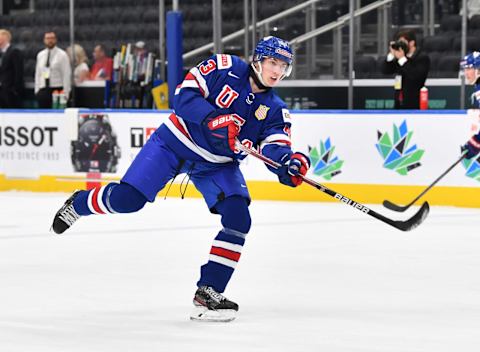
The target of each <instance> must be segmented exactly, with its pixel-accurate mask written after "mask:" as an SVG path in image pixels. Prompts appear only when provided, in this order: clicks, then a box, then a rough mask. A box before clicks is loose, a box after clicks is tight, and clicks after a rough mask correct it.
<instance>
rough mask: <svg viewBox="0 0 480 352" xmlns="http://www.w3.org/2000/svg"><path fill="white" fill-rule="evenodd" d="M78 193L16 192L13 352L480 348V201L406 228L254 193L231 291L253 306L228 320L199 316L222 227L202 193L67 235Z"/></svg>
mask: <svg viewBox="0 0 480 352" xmlns="http://www.w3.org/2000/svg"><path fill="white" fill-rule="evenodd" d="M66 196H67V195H65V194H32V193H15V192H8V193H0V216H1V220H0V351H1V352H14V351H21V352H44V351H48V352H57V351H59V352H60V351H61V352H73V351H82V352H95V351H102V352H103V351H112V352H123V351H128V352H143V351H145V352H154V351H155V352H157V351H158V352H163V351H222V352H237V351H242V352H246V351H315V352H317V351H319V352H320V351H322V352H336V351H342V352H346V351H359V352H360V351H362V352H373V351H382V352H384V351H402V352H403V351H405V352H417V351H428V352H440V351H448V352H453V351H455V352H456V351H461V352H467V351H478V350H479V348H480V233H479V229H480V210H478V209H460V208H441V207H434V208H433V209H432V210H431V212H430V216H429V217H428V218H427V220H426V221H425V222H424V223H423V225H421V226H420V227H419V228H417V229H416V230H414V231H412V232H409V233H403V232H400V231H398V230H396V229H394V228H391V227H389V226H388V225H385V224H383V223H381V222H379V221H377V220H375V219H373V218H371V217H369V216H365V215H364V214H362V213H360V212H358V211H356V210H354V209H352V208H350V207H347V206H345V205H343V204H337V203H283V202H264V201H254V202H253V203H252V206H251V212H252V218H253V226H252V230H251V232H250V233H249V235H248V237H247V242H246V245H245V247H244V250H243V254H242V258H241V260H240V263H239V265H238V267H237V270H236V272H235V274H234V276H233V278H232V281H231V283H230V285H229V287H228V289H227V291H226V293H225V295H226V296H227V297H229V298H230V299H232V300H234V301H236V302H238V303H239V305H240V311H239V315H238V318H237V320H235V321H234V322H232V323H223V324H222V323H195V322H191V321H189V319H188V317H189V313H190V309H191V307H192V306H191V299H192V297H193V293H194V291H195V288H196V287H195V283H196V280H197V279H198V275H199V267H200V265H202V264H203V263H204V262H205V261H206V260H207V258H208V252H209V250H210V246H211V241H212V239H213V237H214V236H215V234H216V233H217V231H218V229H219V217H218V216H210V215H209V213H208V211H207V209H206V206H205V205H204V203H203V201H202V200H192V199H188V200H183V201H182V200H179V199H176V198H169V199H167V200H165V201H164V200H163V199H158V200H157V201H156V202H155V203H154V204H149V205H147V206H146V208H144V209H143V211H142V212H140V213H137V214H130V215H114V216H96V217H90V218H82V219H80V220H79V222H78V223H76V224H75V226H74V227H73V228H72V229H71V230H70V231H68V232H67V233H66V234H64V235H63V236H57V235H54V234H52V233H50V232H49V227H50V223H51V220H52V217H53V215H54V213H55V212H56V210H57V208H58V207H59V206H60V205H61V204H62V203H63V201H64V200H65V198H66ZM391 200H392V201H395V199H391ZM374 209H375V210H378V211H379V212H382V213H383V214H386V215H388V216H391V217H396V218H402V219H403V218H406V217H407V216H408V215H411V214H412V213H411V212H408V213H407V214H400V215H398V214H395V213H392V212H389V211H388V210H386V209H382V208H381V207H380V206H374ZM412 211H413V210H412Z"/></svg>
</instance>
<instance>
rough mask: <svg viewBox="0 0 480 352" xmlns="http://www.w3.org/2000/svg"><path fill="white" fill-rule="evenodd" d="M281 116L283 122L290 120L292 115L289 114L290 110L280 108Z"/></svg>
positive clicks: (289, 121)
mask: <svg viewBox="0 0 480 352" xmlns="http://www.w3.org/2000/svg"><path fill="white" fill-rule="evenodd" d="M282 117H283V122H285V123H291V122H292V117H291V116H290V111H288V109H282Z"/></svg>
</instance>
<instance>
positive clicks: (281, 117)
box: [158, 54, 292, 171]
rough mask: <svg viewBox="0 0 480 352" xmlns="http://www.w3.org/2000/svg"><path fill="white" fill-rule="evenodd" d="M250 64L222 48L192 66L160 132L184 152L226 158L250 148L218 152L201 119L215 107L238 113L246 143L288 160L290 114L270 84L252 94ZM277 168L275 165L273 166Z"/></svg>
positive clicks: (217, 160)
mask: <svg viewBox="0 0 480 352" xmlns="http://www.w3.org/2000/svg"><path fill="white" fill-rule="evenodd" d="M249 70H250V68H249V65H248V64H247V63H245V62H244V61H242V60H241V59H240V58H239V57H236V56H231V55H223V54H218V55H214V56H212V57H210V58H208V59H207V60H205V61H203V62H202V63H200V64H199V65H197V66H196V67H193V68H192V69H191V70H190V71H189V73H188V74H187V75H186V77H185V79H184V81H183V82H182V83H181V84H180V85H179V86H178V87H177V89H176V92H175V100H174V113H172V114H171V115H170V117H169V120H168V121H167V122H166V123H165V124H163V125H162V126H161V127H160V128H159V131H158V132H159V134H160V136H161V138H162V139H163V140H164V141H165V142H167V144H168V145H169V146H171V147H172V149H173V150H175V152H176V153H178V154H179V155H180V156H181V157H182V158H185V159H189V160H200V161H208V162H211V163H228V162H231V161H233V160H234V159H236V160H238V159H243V158H245V157H246V154H243V153H236V154H234V155H233V156H232V155H231V154H225V155H220V154H218V153H216V152H215V151H214V150H213V149H212V148H211V147H210V144H209V140H208V138H212V137H210V135H209V134H207V133H205V128H206V127H205V126H202V122H203V121H204V119H205V117H207V116H208V115H209V114H211V113H213V112H214V111H218V113H219V115H220V114H236V115H237V119H238V120H240V121H241V122H240V124H241V129H240V133H239V136H238V139H239V140H240V141H241V143H242V144H244V145H246V146H248V147H253V148H258V149H259V150H260V152H261V153H262V154H264V155H266V156H267V157H269V158H271V159H273V160H275V161H280V160H282V159H283V160H286V157H285V156H286V155H287V156H290V154H291V153H292V151H291V148H290V145H291V143H290V126H291V121H290V114H289V111H288V109H287V106H286V104H285V103H284V102H283V101H282V100H281V99H280V98H279V97H278V96H277V95H276V94H275V93H274V91H273V90H272V89H269V90H267V91H265V92H261V93H257V94H254V93H253V92H252V89H251V85H250V81H249ZM272 171H273V170H272Z"/></svg>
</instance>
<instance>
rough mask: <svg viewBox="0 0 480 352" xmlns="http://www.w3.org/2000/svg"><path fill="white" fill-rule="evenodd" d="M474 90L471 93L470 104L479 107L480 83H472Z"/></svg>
mask: <svg viewBox="0 0 480 352" xmlns="http://www.w3.org/2000/svg"><path fill="white" fill-rule="evenodd" d="M474 89H475V90H474V92H473V94H472V106H473V107H474V108H476V109H478V108H480V83H479V84H475V85H474Z"/></svg>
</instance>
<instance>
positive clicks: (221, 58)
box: [217, 54, 232, 70]
mask: <svg viewBox="0 0 480 352" xmlns="http://www.w3.org/2000/svg"><path fill="white" fill-rule="evenodd" d="M230 67H232V57H231V56H230V55H226V54H217V68H218V69H219V70H225V69H227V68H230Z"/></svg>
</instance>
